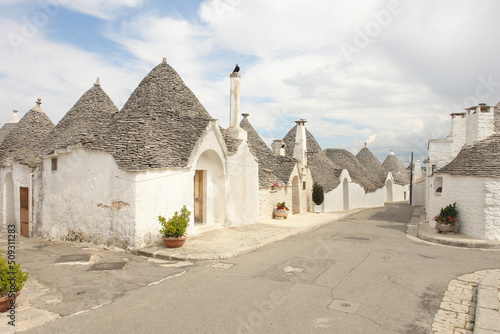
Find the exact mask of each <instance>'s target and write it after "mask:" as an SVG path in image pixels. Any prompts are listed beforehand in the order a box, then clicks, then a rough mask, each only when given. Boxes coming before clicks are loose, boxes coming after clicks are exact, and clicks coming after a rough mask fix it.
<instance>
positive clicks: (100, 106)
mask: <svg viewBox="0 0 500 334" xmlns="http://www.w3.org/2000/svg"><path fill="white" fill-rule="evenodd" d="M117 112H118V108H117V107H116V106H115V104H114V103H113V101H112V100H111V99H110V98H109V96H108V95H107V94H106V93H105V92H104V90H103V89H102V88H101V85H100V84H99V79H98V81H97V82H96V83H95V84H94V85H93V86H92V87H91V88H90V89H89V90H87V91H86V92H85V94H83V95H82V97H80V99H79V100H78V101H77V102H76V103H75V105H74V106H73V107H72V108H71V109H70V110H69V111H68V112H67V113H66V115H65V116H64V117H63V118H62V119H61V121H59V123H58V124H57V125H56V127H55V128H54V129H53V130H52V131H51V132H50V135H49V137H48V143H47V153H49V152H50V151H51V150H54V149H59V148H65V147H67V146H70V145H77V144H82V145H83V146H85V147H95V146H96V145H98V142H99V141H102V140H105V138H104V135H105V133H106V132H107V128H108V127H109V125H110V122H111V119H112V115H113V114H114V113H117Z"/></svg>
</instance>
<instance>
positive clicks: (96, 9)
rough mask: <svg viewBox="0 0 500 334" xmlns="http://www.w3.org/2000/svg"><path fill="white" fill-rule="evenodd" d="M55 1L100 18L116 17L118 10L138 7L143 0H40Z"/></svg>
mask: <svg viewBox="0 0 500 334" xmlns="http://www.w3.org/2000/svg"><path fill="white" fill-rule="evenodd" d="M43 1H45V2H49V3H51V2H55V3H59V4H61V5H62V6H65V7H67V8H69V9H71V10H74V11H77V12H81V13H84V14H88V15H92V16H95V17H98V18H101V19H111V18H114V17H116V16H117V15H118V14H119V13H120V10H122V9H126V8H133V7H140V6H141V5H142V3H143V0H42V2H43Z"/></svg>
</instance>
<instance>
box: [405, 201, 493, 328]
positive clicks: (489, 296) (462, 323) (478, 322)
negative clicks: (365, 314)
mask: <svg viewBox="0 0 500 334" xmlns="http://www.w3.org/2000/svg"><path fill="white" fill-rule="evenodd" d="M407 235H409V236H413V237H418V238H420V239H422V240H425V241H429V242H433V243H437V244H440V245H445V246H453V247H466V248H484V249H500V242H498V241H487V240H477V239H474V238H471V237H469V236H467V235H464V234H461V233H457V234H440V233H438V232H437V231H436V229H434V228H432V227H430V226H429V224H427V223H426V221H425V212H424V208H423V207H416V208H415V211H414V214H413V217H412V219H411V220H410V222H409V224H408V230H407ZM499 266H500V264H499ZM432 331H433V333H436V334H448V333H449V334H472V333H475V334H500V269H493V270H481V271H477V272H475V273H471V274H465V275H462V276H460V277H457V278H456V279H454V280H452V281H450V283H449V284H448V288H447V290H446V292H445V294H444V297H443V300H442V302H441V305H440V309H439V310H438V312H437V313H436V315H435V317H434V322H433V324H432Z"/></svg>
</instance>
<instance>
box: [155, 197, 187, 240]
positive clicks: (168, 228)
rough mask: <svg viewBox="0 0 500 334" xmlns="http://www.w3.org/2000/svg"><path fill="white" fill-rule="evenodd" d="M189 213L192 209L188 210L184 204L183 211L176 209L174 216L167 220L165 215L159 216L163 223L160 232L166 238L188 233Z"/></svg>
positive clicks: (160, 221)
mask: <svg viewBox="0 0 500 334" xmlns="http://www.w3.org/2000/svg"><path fill="white" fill-rule="evenodd" d="M189 215H191V211H188V209H187V207H186V206H185V205H184V206H183V207H182V209H181V213H180V214H179V212H178V211H175V213H174V216H173V217H172V218H170V219H169V220H167V219H166V218H165V217H162V216H158V221H159V223H160V225H161V228H160V233H161V234H162V235H163V236H164V237H165V238H179V237H182V236H183V235H185V234H186V229H187V226H188V224H189Z"/></svg>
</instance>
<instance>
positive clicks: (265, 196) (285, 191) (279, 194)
mask: <svg viewBox="0 0 500 334" xmlns="http://www.w3.org/2000/svg"><path fill="white" fill-rule="evenodd" d="M278 202H286V205H287V206H288V207H289V208H290V211H289V214H290V215H291V214H292V187H291V186H288V185H287V186H280V187H278V188H276V189H275V190H271V187H261V188H260V189H259V221H261V222H262V221H265V220H267V219H271V218H273V210H274V209H275V208H276V203H278Z"/></svg>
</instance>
